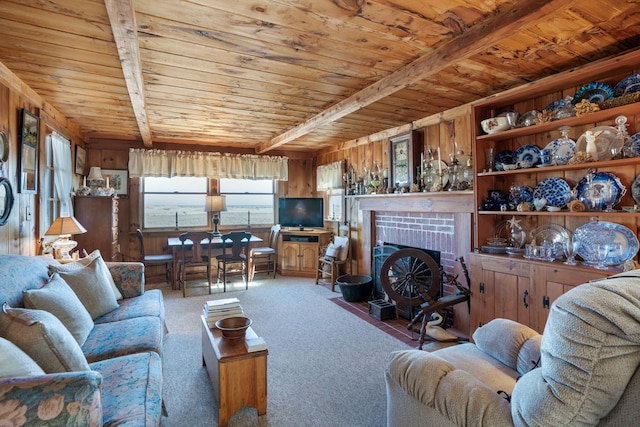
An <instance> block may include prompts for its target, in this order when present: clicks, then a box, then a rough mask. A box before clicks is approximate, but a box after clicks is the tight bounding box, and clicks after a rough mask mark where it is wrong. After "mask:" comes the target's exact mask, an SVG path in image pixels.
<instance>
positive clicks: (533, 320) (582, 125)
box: [470, 50, 640, 333]
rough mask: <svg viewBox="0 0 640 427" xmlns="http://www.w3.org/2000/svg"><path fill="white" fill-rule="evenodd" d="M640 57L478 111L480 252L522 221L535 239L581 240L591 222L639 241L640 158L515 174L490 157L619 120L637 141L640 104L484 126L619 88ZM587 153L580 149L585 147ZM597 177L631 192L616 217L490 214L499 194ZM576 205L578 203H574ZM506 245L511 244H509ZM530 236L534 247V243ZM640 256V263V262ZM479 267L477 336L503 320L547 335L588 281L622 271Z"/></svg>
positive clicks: (523, 90)
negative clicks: (635, 191)
mask: <svg viewBox="0 0 640 427" xmlns="http://www.w3.org/2000/svg"><path fill="white" fill-rule="evenodd" d="M638 64H640V50H636V51H632V52H629V53H627V54H624V55H621V56H618V57H617V58H613V59H610V60H605V61H600V62H597V63H593V64H590V65H588V66H585V67H582V68H579V69H574V70H570V71H568V72H565V73H560V74H557V75H555V76H552V77H549V78H545V79H542V80H539V81H536V82H533V83H530V84H527V85H524V86H522V87H520V88H516V89H512V90H509V91H506V92H503V93H500V94H497V95H495V96H492V97H489V98H486V99H484V100H482V101H479V102H477V103H474V104H473V108H472V114H473V117H472V122H473V123H474V125H473V158H474V180H475V207H476V211H475V214H476V224H475V227H474V241H475V242H476V244H477V245H478V247H479V248H478V249H477V251H478V252H482V246H483V245H487V239H489V238H491V237H494V236H495V235H496V234H497V231H498V230H499V227H500V224H504V223H505V222H506V221H507V220H511V219H513V218H515V219H516V220H519V221H522V223H523V224H524V225H525V226H526V228H527V229H528V230H530V231H533V230H535V229H536V228H537V227H544V226H556V225H558V226H562V227H564V228H565V229H567V230H569V232H570V233H573V231H575V229H576V228H578V227H580V226H582V225H584V224H586V223H587V222H588V221H589V219H590V218H591V217H597V218H598V220H600V221H607V222H611V223H616V224H621V225H624V226H625V227H627V228H629V229H630V230H631V231H632V233H633V234H635V235H636V236H637V235H638V230H639V229H640V215H639V214H638V213H628V212H625V211H623V210H622V209H621V206H633V205H634V204H636V202H635V201H634V200H633V198H632V196H631V193H632V192H631V187H632V185H633V183H634V181H635V179H636V177H637V176H638V174H639V173H640V158H637V157H636V158H614V159H607V160H604V161H596V162H583V163H569V164H564V165H554V166H547V167H531V168H527V169H515V170H508V171H504V170H488V169H487V168H486V157H485V154H486V153H487V149H493V152H494V153H499V152H501V151H503V150H508V151H512V152H517V151H518V149H519V148H521V147H526V146H536V147H538V148H539V149H543V148H545V147H546V146H547V145H548V144H549V143H551V142H552V141H554V140H555V139H557V138H559V137H560V136H561V132H560V128H561V127H563V126H568V127H569V128H570V130H569V134H568V136H569V138H571V139H573V140H574V141H578V140H579V138H580V136H581V135H583V134H584V133H585V132H586V131H587V130H589V129H592V128H594V127H596V126H613V127H615V126H616V123H615V119H616V118H617V117H618V116H621V115H623V116H626V117H627V124H628V127H627V132H628V133H629V135H633V134H634V133H636V132H638V131H640V102H636V103H629V104H627V105H620V106H616V107H613V108H606V109H602V110H600V111H596V112H592V113H587V114H584V115H580V116H575V117H569V118H564V119H559V120H553V121H549V122H544V123H539V124H534V125H531V126H527V127H517V128H514V129H510V130H505V131H499V132H495V133H492V134H487V135H485V134H484V133H483V131H482V128H481V125H480V122H481V121H482V120H484V119H487V118H490V117H494V116H496V115H499V114H500V113H501V112H504V111H509V110H515V111H517V112H518V113H520V114H523V113H526V112H528V111H531V110H538V111H543V110H544V109H545V107H546V106H548V105H550V104H551V103H552V102H553V101H557V100H561V99H564V98H565V97H567V96H573V94H575V93H576V92H578V90H579V89H580V88H581V87H583V86H584V85H587V84H589V83H592V82H604V83H607V84H609V85H610V86H611V87H613V86H615V84H616V83H617V82H619V81H620V80H622V79H623V78H625V77H627V76H629V75H631V74H632V73H633V72H637V71H638V69H637V68H638ZM577 148H580V147H577ZM589 169H595V170H596V171H598V172H601V171H602V172H609V173H612V174H615V175H616V176H617V177H618V178H619V179H620V181H621V182H622V184H623V185H624V186H625V187H626V189H627V192H626V194H625V195H624V196H623V197H622V200H621V201H620V203H619V204H618V205H617V206H616V211H614V212H604V211H601V210H599V211H591V212H588V211H579V212H578V211H569V209H568V208H567V207H563V208H562V209H561V210H560V211H555V212H551V211H547V210H539V211H538V210H532V211H524V212H522V211H517V210H513V209H512V208H511V207H510V208H508V210H506V211H501V210H499V209H500V208H499V207H494V208H495V209H496V210H493V209H490V208H488V205H486V204H485V201H486V199H487V197H488V195H489V194H490V193H491V192H494V191H496V190H497V191H499V192H502V193H504V194H509V189H510V187H511V186H512V184H514V183H517V184H518V185H524V186H528V187H530V188H531V189H535V188H536V185H537V184H538V183H540V182H541V181H543V180H544V179H545V178H552V177H557V178H561V179H562V180H564V181H565V182H566V183H567V184H568V186H569V187H570V188H571V189H574V188H575V186H576V185H577V184H578V183H579V182H580V181H581V180H582V179H583V178H584V177H585V176H586V175H587V173H588V170H589ZM571 197H572V199H573V195H572V196H571ZM501 237H505V236H501ZM531 237H532V236H531V235H529V238H528V240H531ZM636 256H637V255H636ZM472 258H473V261H472V264H471V281H472V302H471V311H472V312H471V321H470V328H471V331H470V332H471V333H473V331H474V330H475V329H476V328H477V327H478V326H479V325H482V324H484V323H486V322H488V321H489V320H491V319H493V318H495V317H507V318H510V319H513V320H517V321H519V322H521V323H524V324H526V325H529V326H530V327H532V328H533V329H535V330H537V331H539V332H542V330H543V329H544V324H545V322H546V319H547V316H548V311H549V306H550V305H551V304H552V303H553V301H554V300H555V299H556V298H557V297H558V296H559V295H561V294H562V293H564V292H566V291H567V290H568V289H570V288H571V287H572V286H576V285H579V284H581V283H585V282H587V281H588V280H591V279H594V278H599V277H606V276H609V275H611V274H615V273H616V272H618V271H620V270H619V269H615V268H611V269H609V270H597V269H595V268H592V267H589V266H586V265H584V264H581V265H578V266H567V265H564V264H563V263H562V261H560V260H557V261H554V262H545V261H538V260H529V259H525V258H522V257H509V256H507V255H501V254H489V253H478V254H474V255H473V257H472Z"/></svg>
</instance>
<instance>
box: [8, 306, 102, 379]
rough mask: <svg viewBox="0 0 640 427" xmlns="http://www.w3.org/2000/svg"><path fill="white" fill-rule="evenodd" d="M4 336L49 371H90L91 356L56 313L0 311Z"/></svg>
mask: <svg viewBox="0 0 640 427" xmlns="http://www.w3.org/2000/svg"><path fill="white" fill-rule="evenodd" d="M0 336H2V337H4V338H6V339H8V340H9V341H11V342H12V343H14V344H15V345H17V346H18V347H20V349H22V351H24V352H25V353H27V354H28V355H29V356H30V357H31V358H32V359H33V360H34V361H35V362H36V363H37V364H38V366H40V367H41V368H42V369H43V370H44V371H45V372H46V373H56V372H72V371H86V370H88V369H89V364H88V363H87V359H86V358H85V357H84V355H83V354H82V350H81V349H80V346H79V345H78V342H77V341H76V340H75V339H74V338H73V336H72V335H71V333H70V332H69V331H68V330H67V328H65V327H64V325H63V324H62V322H60V320H58V318H57V317H56V316H54V315H53V314H51V313H49V312H47V311H43V310H31V309H26V308H11V307H9V306H8V305H7V304H4V305H3V307H2V313H0Z"/></svg>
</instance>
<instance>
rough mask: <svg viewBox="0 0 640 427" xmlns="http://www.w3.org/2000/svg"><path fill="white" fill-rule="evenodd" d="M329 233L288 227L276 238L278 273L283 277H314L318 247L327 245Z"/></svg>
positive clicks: (327, 231) (318, 254)
mask: <svg viewBox="0 0 640 427" xmlns="http://www.w3.org/2000/svg"><path fill="white" fill-rule="evenodd" d="M330 238H331V231H329V230H314V229H310V228H305V229H304V230H300V229H299V228H296V227H289V229H288V230H282V231H280V237H279V238H278V240H279V241H278V271H279V273H280V274H282V275H283V276H302V277H315V275H316V269H317V268H318V257H319V256H320V247H321V246H326V245H328V244H329V240H330Z"/></svg>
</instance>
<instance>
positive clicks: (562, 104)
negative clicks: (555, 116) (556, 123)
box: [544, 98, 567, 111]
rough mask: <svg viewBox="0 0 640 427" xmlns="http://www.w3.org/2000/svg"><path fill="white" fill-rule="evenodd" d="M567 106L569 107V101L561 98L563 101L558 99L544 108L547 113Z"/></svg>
mask: <svg viewBox="0 0 640 427" xmlns="http://www.w3.org/2000/svg"><path fill="white" fill-rule="evenodd" d="M566 106H567V101H566V100H565V99H564V98H561V99H556V100H555V101H553V102H552V103H550V104H549V105H547V106H546V107H544V109H545V110H546V111H556V110H560V109H561V108H564V107H566Z"/></svg>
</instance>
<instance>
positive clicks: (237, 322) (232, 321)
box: [216, 316, 253, 340]
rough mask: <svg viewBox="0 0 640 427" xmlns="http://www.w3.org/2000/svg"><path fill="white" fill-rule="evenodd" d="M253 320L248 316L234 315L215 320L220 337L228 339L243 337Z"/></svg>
mask: <svg viewBox="0 0 640 427" xmlns="http://www.w3.org/2000/svg"><path fill="white" fill-rule="evenodd" d="M251 323H253V321H252V320H251V319H249V318H248V317H244V316H235V317H227V318H226V319H220V320H218V321H217V322H216V328H218V329H220V332H222V337H223V338H226V339H230V340H234V339H239V338H244V335H245V333H246V332H247V329H248V328H249V326H251Z"/></svg>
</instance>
